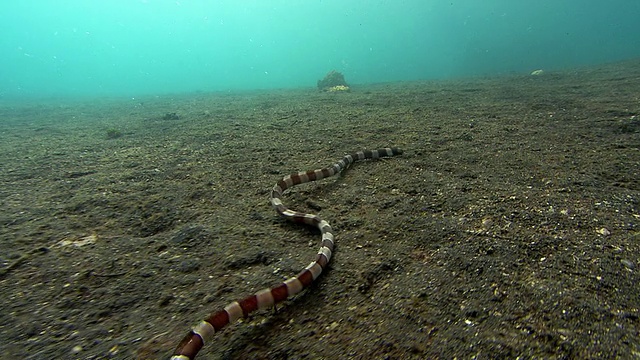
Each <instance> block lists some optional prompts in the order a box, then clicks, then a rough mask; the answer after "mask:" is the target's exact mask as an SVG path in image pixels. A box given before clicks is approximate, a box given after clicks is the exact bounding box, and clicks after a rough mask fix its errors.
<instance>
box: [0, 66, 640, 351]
mask: <svg viewBox="0 0 640 360" xmlns="http://www.w3.org/2000/svg"><path fill="white" fill-rule="evenodd" d="M639 84H640V63H639V62H637V61H630V62H624V63H617V64H611V65H606V66H599V67H593V68H585V69H578V70H571V71H565V72H550V71H549V72H545V73H544V74H542V75H539V76H529V75H526V76H505V77H498V78H478V79H468V80H457V81H432V82H410V83H390V84H378V85H366V86H365V85H354V86H353V87H352V88H351V90H352V91H351V92H341V93H325V92H318V91H317V89H315V88H310V89H304V90H279V91H270V92H267V91H264V92H245V93H236V94H228V93H212V94H205V93H199V94H188V95H179V96H164V97H153V98H148V99H142V100H135V101H132V100H130V99H122V100H117V99H116V100H100V101H95V102H88V101H85V102H70V101H59V102H56V101H51V102H49V103H39V104H25V103H10V102H7V101H5V102H4V103H1V104H0V115H1V116H2V119H3V121H2V123H0V137H1V139H0V140H1V141H0V147H1V148H2V151H1V152H0V156H1V157H2V160H1V161H0V163H1V164H2V166H1V167H0V181H1V182H2V184H1V186H0V199H1V201H2V208H1V209H2V210H1V212H0V223H1V224H2V226H1V227H0V262H1V267H0V288H2V291H1V292H0V353H1V354H2V357H3V358H25V359H26V358H31V359H55V358H59V359H105V358H111V359H134V358H140V359H166V358H168V357H169V355H170V354H171V352H172V350H173V349H174V348H175V346H177V342H178V341H179V340H180V339H181V338H182V337H183V336H184V334H185V332H186V331H187V330H188V329H189V328H190V327H191V326H192V325H194V324H195V323H197V322H198V321H199V320H200V319H202V318H204V317H205V316H206V315H207V314H208V313H210V312H212V311H214V310H218V309H221V308H222V307H224V306H225V305H226V304H228V303H229V302H231V301H234V300H237V299H241V298H244V297H245V296H247V295H250V294H252V293H253V292H255V291H257V290H260V289H263V288H265V287H268V286H271V285H275V284H278V283H279V282H281V281H283V280H285V279H287V278H289V277H291V276H293V275H295V274H296V273H297V272H299V271H300V270H301V269H303V268H304V267H305V266H307V265H308V264H309V263H310V262H311V261H312V260H313V259H314V258H315V254H316V252H317V248H318V245H319V242H320V236H319V233H318V231H317V230H315V229H314V228H310V227H305V226H302V225H299V224H292V223H289V222H287V221H285V220H284V219H281V218H279V217H278V216H277V214H276V213H275V212H274V211H273V210H272V209H271V207H270V205H269V202H268V199H269V192H270V190H271V188H272V187H273V185H274V184H275V183H276V182H277V181H278V180H280V179H281V178H282V177H283V176H285V175H287V174H289V173H292V172H297V171H305V170H311V169H317V168H322V167H325V166H328V165H330V164H332V163H334V162H335V161H337V160H339V159H340V158H342V156H344V155H345V154H348V153H352V152H354V151H357V150H361V149H365V148H366V149H376V148H381V147H386V146H397V147H400V148H402V149H403V150H404V154H403V155H402V156H399V157H394V158H392V159H381V160H378V161H370V162H358V163H355V164H353V166H352V167H351V168H350V169H348V170H346V171H345V172H344V173H343V174H341V175H340V176H337V177H333V178H329V179H326V180H322V181H319V182H314V183H309V184H302V185H299V186H296V187H294V188H292V189H291V190H290V191H288V192H287V193H285V195H284V196H283V201H284V203H285V204H286V205H287V206H288V207H290V208H291V209H294V210H299V211H302V212H311V213H318V214H320V216H321V217H322V218H323V219H325V220H327V221H328V222H329V223H330V224H331V225H332V227H333V229H334V231H335V233H336V249H335V252H334V256H333V259H332V260H331V263H330V264H329V266H328V269H327V270H326V271H325V272H324V273H323V274H322V276H321V277H320V278H319V279H318V280H317V281H316V282H315V283H314V284H313V285H312V286H311V287H310V288H309V289H307V290H306V291H304V292H303V293H301V294H300V295H298V296H296V297H295V298H294V299H292V300H287V301H286V302H284V303H283V304H282V305H280V306H278V308H277V310H276V311H272V310H269V311H259V312H257V313H256V314H255V315H252V316H251V317H249V318H247V319H245V320H243V321H241V322H239V323H236V324H233V325H231V326H229V327H228V328H227V329H225V330H224V331H223V332H221V333H220V334H217V335H216V337H215V339H214V341H213V342H212V343H211V344H208V345H207V346H205V348H204V349H203V350H202V352H201V354H200V355H199V357H198V358H199V359H255V358H258V359H283V358H290V359H302V358H308V359H317V358H359V359H407V358H409V359H411V358H413V359H423V358H454V357H457V358H460V359H468V358H477V359H489V358H503V359H513V358H518V357H520V358H548V359H601V358H637V357H638V356H640V340H639V339H640V334H639V332H640V320H639V316H640V310H639V308H640V291H639V290H638V289H639V288H638V284H639V283H640V276H639V266H640V235H639V234H640V233H639V231H640V230H639V225H638V222H639V221H640V210H639V201H640V184H639V179H640V127H639V125H638V124H639V123H638V121H639V120H638V117H639V116H640V100H639V94H640V85H639ZM111 130H114V131H116V132H117V133H114V135H118V136H110V135H109V132H110V131H111Z"/></svg>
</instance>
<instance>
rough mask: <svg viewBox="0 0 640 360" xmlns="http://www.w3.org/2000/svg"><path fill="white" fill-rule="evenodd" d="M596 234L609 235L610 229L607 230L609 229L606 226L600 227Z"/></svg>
mask: <svg viewBox="0 0 640 360" xmlns="http://www.w3.org/2000/svg"><path fill="white" fill-rule="evenodd" d="M597 232H598V234H600V235H602V236H609V235H611V231H609V229H607V228H600V229H598V230H597Z"/></svg>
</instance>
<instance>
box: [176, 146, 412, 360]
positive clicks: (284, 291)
mask: <svg viewBox="0 0 640 360" xmlns="http://www.w3.org/2000/svg"><path fill="white" fill-rule="evenodd" d="M401 154H402V150H400V149H398V148H395V147H392V148H382V149H378V150H364V151H358V152H356V153H353V154H351V155H346V156H345V157H343V158H342V159H341V160H340V161H338V162H337V163H335V164H333V165H331V166H329V167H326V168H324V169H318V170H310V171H307V172H300V173H296V174H291V175H288V176H285V177H284V178H283V179H282V180H280V181H278V183H277V184H276V185H275V186H274V187H273V189H272V190H271V205H272V206H273V208H274V209H275V211H276V212H277V213H278V214H280V215H282V216H283V217H285V218H286V219H288V220H290V221H293V222H296V223H303V224H307V225H313V226H315V227H317V228H318V229H319V230H320V233H321V234H322V245H321V247H320V250H319V251H318V254H317V256H316V259H315V260H314V261H313V262H312V263H311V264H309V265H308V266H307V267H306V268H305V269H304V270H302V271H301V272H300V273H298V274H297V275H296V276H295V277H292V278H290V279H288V280H286V281H284V282H283V283H280V284H279V285H276V286H274V287H272V288H266V289H263V290H260V291H258V292H257V293H255V294H253V295H251V296H249V297H247V298H245V299H243V300H239V301H234V302H232V303H230V304H229V305H227V306H225V307H224V309H222V310H219V311H217V312H214V313H211V314H210V315H209V316H208V317H207V318H206V319H204V320H202V321H201V322H200V323H199V324H198V325H196V326H195V327H193V329H191V330H190V331H189V333H187V335H186V336H185V337H184V338H183V339H182V341H181V342H180V344H179V345H178V347H177V348H176V350H175V351H174V353H173V355H172V357H171V360H193V359H195V357H196V355H197V354H198V352H199V351H200V350H201V349H202V347H203V346H204V344H205V342H208V341H209V340H211V339H212V338H213V336H214V334H215V333H216V332H218V331H220V330H222V328H224V327H225V326H226V325H228V324H230V323H232V322H234V321H236V320H238V319H240V318H245V317H247V316H248V315H249V314H250V313H251V312H253V311H256V310H258V309H268V308H271V307H273V306H275V304H277V303H279V302H282V301H284V300H286V299H288V298H290V297H292V296H294V295H295V294H297V293H299V292H300V291H302V290H303V289H305V288H306V287H308V286H309V285H310V284H311V283H312V282H313V281H314V280H315V279H317V278H318V276H320V274H321V273H322V271H323V270H324V268H325V267H326V266H327V264H328V263H329V261H330V260H331V255H332V252H333V245H334V235H333V230H332V229H331V226H330V225H329V223H328V222H326V221H325V220H322V219H321V218H320V217H319V216H318V215H315V214H307V213H302V212H297V211H293V210H290V209H288V208H287V207H286V206H285V205H284V204H283V203H282V199H281V198H282V194H283V193H284V192H285V191H286V190H287V189H289V188H291V187H293V186H295V185H299V184H304V183H307V182H311V181H316V180H321V179H324V178H328V177H331V176H334V175H337V174H339V173H340V172H342V171H343V170H344V169H346V168H348V167H349V166H350V165H351V164H353V163H354V162H355V161H358V160H366V159H378V158H383V157H389V156H396V155H401Z"/></svg>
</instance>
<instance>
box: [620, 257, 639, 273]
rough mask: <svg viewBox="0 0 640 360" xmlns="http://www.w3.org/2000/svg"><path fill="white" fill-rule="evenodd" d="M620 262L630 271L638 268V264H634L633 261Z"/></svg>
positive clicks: (624, 260) (623, 260)
mask: <svg viewBox="0 0 640 360" xmlns="http://www.w3.org/2000/svg"><path fill="white" fill-rule="evenodd" d="M620 262H621V263H622V265H624V266H626V267H627V268H628V269H630V270H633V269H635V267H636V264H634V263H633V261H631V260H627V259H622V260H620Z"/></svg>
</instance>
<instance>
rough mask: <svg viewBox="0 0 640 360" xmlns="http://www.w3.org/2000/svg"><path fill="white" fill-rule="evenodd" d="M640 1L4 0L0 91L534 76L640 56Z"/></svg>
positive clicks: (129, 92)
mask: <svg viewBox="0 0 640 360" xmlns="http://www.w3.org/2000/svg"><path fill="white" fill-rule="evenodd" d="M639 18H640V1H638V0H630V1H621V0H612V1H595V0H593V1H591V0H539V1H525V0H522V1H515V0H483V1H479V0H463V1H456V0H448V1H438V0H433V1H432V0H388V1H382V0H371V1H365V0H252V1H243V0H217V1H216V0H208V1H205V0H202V1H195V0H193V1H190V0H179V1H175V0H171V1H168V0H167V1H160V0H61V1H57V0H56V1H54V0H48V1H47V0H4V1H2V2H1V4H0V96H2V97H15V96H18V97H21V96H26V97H34V96H35V97H40V96H47V97H48V96H80V95H82V96H104V95H109V96H136V95H142V94H164V93H183V92H192V91H212V90H215V91H217V90H238V89H270V88H291V87H314V86H315V85H316V81H317V80H318V79H320V78H322V77H323V76H324V75H325V74H326V73H327V72H328V71H329V70H332V69H336V70H338V71H341V72H343V73H344V75H345V77H346V80H347V82H349V83H353V84H362V83H377V82H387V81H403V80H418V79H447V78H455V77H465V76H476V75H493V74H505V73H529V72H531V71H532V70H536V69H545V70H553V69H560V68H567V67H573V66H580V65H586V64H596V63H601V62H609V61H616V60H621V59H627V58H634V57H638V56H640V25H639V24H640V23H639V20H638V19H639Z"/></svg>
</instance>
